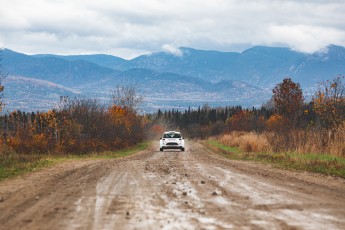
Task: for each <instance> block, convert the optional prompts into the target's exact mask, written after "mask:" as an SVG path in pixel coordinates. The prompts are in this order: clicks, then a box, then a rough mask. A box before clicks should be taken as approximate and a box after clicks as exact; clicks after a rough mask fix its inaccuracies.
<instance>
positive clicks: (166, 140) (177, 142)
mask: <svg viewBox="0 0 345 230" xmlns="http://www.w3.org/2000/svg"><path fill="white" fill-rule="evenodd" d="M164 149H181V151H184V138H183V137H182V136H181V133H180V132H176V131H169V132H165V133H164V134H163V137H161V138H160V140H159V150H160V151H163V150H164Z"/></svg>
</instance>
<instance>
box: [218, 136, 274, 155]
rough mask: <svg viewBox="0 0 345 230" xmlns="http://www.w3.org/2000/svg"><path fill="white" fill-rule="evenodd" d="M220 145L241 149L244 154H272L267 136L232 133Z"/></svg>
mask: <svg viewBox="0 0 345 230" xmlns="http://www.w3.org/2000/svg"><path fill="white" fill-rule="evenodd" d="M220 143H222V144H224V145H227V146H232V147H239V148H240V150H242V151H244V152H271V148H270V145H269V142H268V140H267V136H266V135H262V134H257V133H253V132H232V133H231V134H226V135H223V136H222V137H221V138H220Z"/></svg>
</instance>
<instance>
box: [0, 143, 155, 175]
mask: <svg viewBox="0 0 345 230" xmlns="http://www.w3.org/2000/svg"><path fill="white" fill-rule="evenodd" d="M149 144H150V143H149V142H141V143H138V144H136V145H134V146H132V147H128V148H124V149H121V150H117V151H103V152H90V153H87V154H79V155H77V154H66V155H56V154H49V155H48V154H35V153H32V154H23V153H17V152H15V151H13V150H11V149H4V148H3V149H1V151H0V180H3V179H5V178H11V177H14V176H18V175H22V174H24V173H28V172H33V171H36V170H39V169H41V168H44V167H49V166H53V165H55V164H57V163H61V162H64V161H68V160H85V159H112V158H121V157H126V156H129V155H131V154H134V153H137V152H139V151H142V150H144V149H146V148H148V146H149Z"/></svg>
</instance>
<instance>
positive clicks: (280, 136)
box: [219, 128, 345, 157]
mask: <svg viewBox="0 0 345 230" xmlns="http://www.w3.org/2000/svg"><path fill="white" fill-rule="evenodd" d="M219 142H220V143H222V144H224V145H227V146H232V147H238V148H239V149H240V150H242V151H244V152H257V153H262V152H267V153H274V152H276V153H282V152H295V153H305V154H306V153H326V154H331V155H334V156H340V157H345V129H343V128H341V129H339V130H338V131H337V132H333V133H329V132H321V131H317V130H308V131H305V130H294V131H290V132H284V133H278V132H264V133H261V134H258V133H254V132H232V133H230V134H225V135H223V136H221V137H220V139H219Z"/></svg>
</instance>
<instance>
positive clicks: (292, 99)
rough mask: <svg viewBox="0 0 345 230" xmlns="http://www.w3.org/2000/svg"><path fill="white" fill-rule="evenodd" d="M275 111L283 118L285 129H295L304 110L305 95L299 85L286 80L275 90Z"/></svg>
mask: <svg viewBox="0 0 345 230" xmlns="http://www.w3.org/2000/svg"><path fill="white" fill-rule="evenodd" d="M272 99H273V103H274V109H275V111H276V112H277V113H278V114H279V115H280V116H281V117H282V121H283V124H284V127H285V128H291V129H294V128H295V127H296V125H297V122H298V118H299V116H300V115H301V114H302V110H303V104H304V99H303V94H302V89H301V87H300V85H299V84H298V83H295V82H293V81H292V80H291V78H285V79H284V80H283V82H282V83H279V84H277V85H276V87H275V88H274V89H273V97H272Z"/></svg>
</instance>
